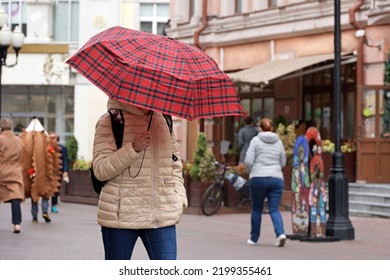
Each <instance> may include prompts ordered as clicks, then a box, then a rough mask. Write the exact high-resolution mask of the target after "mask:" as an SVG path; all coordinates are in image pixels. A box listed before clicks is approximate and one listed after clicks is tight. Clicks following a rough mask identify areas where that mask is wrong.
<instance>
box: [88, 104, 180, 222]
mask: <svg viewBox="0 0 390 280" xmlns="http://www.w3.org/2000/svg"><path fill="white" fill-rule="evenodd" d="M107 108H108V109H122V112H123V117H124V121H125V128H124V133H123V144H122V147H121V148H120V149H119V150H117V148H116V144H115V138H114V136H113V133H112V129H111V119H110V116H109V114H108V113H106V114H104V115H103V116H102V117H101V118H100V119H99V120H98V122H97V124H96V130H95V138H94V145H93V169H94V173H95V176H96V177H97V178H98V179H99V180H102V181H105V180H108V182H107V183H106V185H105V186H104V187H103V189H102V192H101V193H100V197H99V203H98V223H99V225H101V226H104V227H109V228H125V229H146V228H159V227H165V226H171V225H174V224H177V223H178V222H179V220H180V218H181V215H182V213H183V209H184V208H185V207H187V197H186V191H185V188H184V185H183V176H182V168H183V166H182V161H181V158H180V155H179V150H178V147H177V142H176V138H175V135H174V132H172V134H171V133H170V132H169V128H168V125H167V123H166V120H165V118H164V117H163V115H162V114H160V113H157V112H154V113H153V117H152V121H151V125H150V132H151V139H152V142H151V145H149V146H148V147H147V148H146V149H145V152H144V151H141V152H136V151H135V150H134V149H133V141H134V139H135V138H136V136H137V135H138V134H139V133H140V132H142V131H145V130H147V127H148V123H149V118H150V115H148V114H147V113H145V112H143V111H142V110H140V109H139V108H138V107H135V106H131V105H128V104H124V103H121V102H118V101H114V100H111V99H110V100H109V101H108V103H107ZM173 154H174V155H175V156H176V157H177V158H178V159H177V160H176V161H174V160H173V159H172V155H173ZM138 172H139V174H138ZM137 174H138V175H137Z"/></svg>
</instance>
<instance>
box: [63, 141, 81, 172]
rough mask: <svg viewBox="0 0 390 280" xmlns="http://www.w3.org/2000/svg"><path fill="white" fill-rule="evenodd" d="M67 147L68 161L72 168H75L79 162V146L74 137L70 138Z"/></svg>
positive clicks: (66, 143)
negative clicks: (77, 161)
mask: <svg viewBox="0 0 390 280" xmlns="http://www.w3.org/2000/svg"><path fill="white" fill-rule="evenodd" d="M65 147H66V148H67V150H68V161H69V163H70V166H73V165H74V163H75V161H76V160H77V152H78V150H79V144H78V142H77V140H76V138H75V137H74V136H70V137H69V138H68V139H67V140H66V142H65Z"/></svg>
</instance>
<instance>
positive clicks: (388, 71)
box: [384, 51, 390, 85]
mask: <svg viewBox="0 0 390 280" xmlns="http://www.w3.org/2000/svg"><path fill="white" fill-rule="evenodd" d="M384 82H385V84H386V85H390V51H389V54H388V55H387V60H386V62H385V77H384Z"/></svg>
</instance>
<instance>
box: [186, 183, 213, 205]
mask: <svg viewBox="0 0 390 280" xmlns="http://www.w3.org/2000/svg"><path fill="white" fill-rule="evenodd" d="M210 184H211V183H201V182H190V183H189V185H188V193H189V198H188V206H191V207H200V205H201V201H202V196H203V194H204V192H205V191H206V189H207V188H208V187H209V186H210Z"/></svg>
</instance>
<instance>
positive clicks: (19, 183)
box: [0, 118, 25, 233]
mask: <svg viewBox="0 0 390 280" xmlns="http://www.w3.org/2000/svg"><path fill="white" fill-rule="evenodd" d="M0 128H1V134H0V202H9V203H10V204H11V213H12V224H13V225H14V233H19V232H20V224H21V223H22V211H21V208H20V203H21V202H22V201H24V199H25V196H24V186H23V174H22V165H21V163H20V157H21V154H22V141H21V140H20V138H19V137H17V136H16V135H15V134H14V133H13V131H12V130H11V128H12V120H11V119H9V118H3V119H1V120H0Z"/></svg>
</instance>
